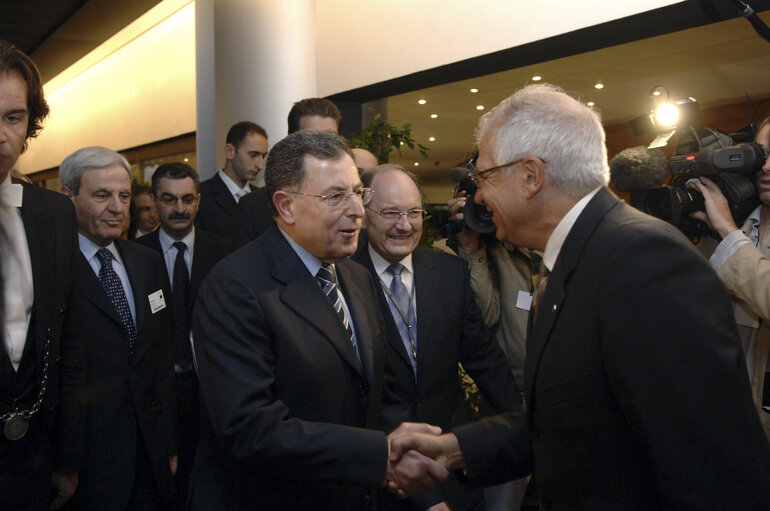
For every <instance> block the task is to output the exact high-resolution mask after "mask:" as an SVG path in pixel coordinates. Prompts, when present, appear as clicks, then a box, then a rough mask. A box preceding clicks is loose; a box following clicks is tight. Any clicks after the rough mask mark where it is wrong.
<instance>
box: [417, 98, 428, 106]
mask: <svg viewBox="0 0 770 511" xmlns="http://www.w3.org/2000/svg"><path fill="white" fill-rule="evenodd" d="M417 102H418V103H419V104H421V105H424V104H425V103H427V101H425V100H424V99H418V100H417Z"/></svg>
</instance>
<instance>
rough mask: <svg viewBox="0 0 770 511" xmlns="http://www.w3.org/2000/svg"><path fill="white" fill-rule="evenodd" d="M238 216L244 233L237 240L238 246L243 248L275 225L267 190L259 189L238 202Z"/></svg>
mask: <svg viewBox="0 0 770 511" xmlns="http://www.w3.org/2000/svg"><path fill="white" fill-rule="evenodd" d="M238 216H239V218H240V219H241V220H242V222H243V223H242V224H241V225H242V228H243V229H242V231H241V233H240V236H239V237H238V239H237V240H236V242H237V244H238V246H243V245H245V244H246V243H248V242H249V241H251V240H255V239H257V238H259V237H260V236H261V235H262V233H264V232H265V231H267V230H268V229H269V228H270V226H271V225H273V214H272V213H271V212H270V198H269V197H268V196H267V190H266V189H265V188H264V187H263V188H257V189H256V190H254V191H253V192H251V193H247V194H246V195H244V196H243V197H241V200H240V201H238Z"/></svg>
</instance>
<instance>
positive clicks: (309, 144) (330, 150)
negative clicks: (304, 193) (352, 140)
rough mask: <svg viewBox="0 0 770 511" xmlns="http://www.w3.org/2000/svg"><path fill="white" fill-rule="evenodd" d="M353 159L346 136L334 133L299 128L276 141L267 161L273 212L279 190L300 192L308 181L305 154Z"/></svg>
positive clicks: (272, 211) (274, 211) (332, 158)
mask: <svg viewBox="0 0 770 511" xmlns="http://www.w3.org/2000/svg"><path fill="white" fill-rule="evenodd" d="M346 154H347V155H348V156H350V159H351V160H352V159H353V154H352V153H351V152H350V148H349V147H348V146H347V144H346V143H345V139H344V138H342V137H340V136H339V135H335V134H333V133H320V132H317V131H297V132H296V133H292V134H290V135H288V136H287V137H286V138H284V139H283V140H281V141H280V142H278V143H277V144H275V146H273V148H272V149H271V150H270V155H269V156H268V157H267V162H265V188H266V189H267V196H268V197H269V198H270V212H271V213H272V214H273V216H275V215H277V214H278V212H277V211H276V209H275V205H274V204H273V199H272V197H273V194H274V193H275V192H277V191H278V190H287V191H298V190H299V189H300V188H301V186H302V182H303V181H304V180H305V156H313V157H314V158H318V159H319V160H337V159H339V158H342V157H343V156H345V155H346Z"/></svg>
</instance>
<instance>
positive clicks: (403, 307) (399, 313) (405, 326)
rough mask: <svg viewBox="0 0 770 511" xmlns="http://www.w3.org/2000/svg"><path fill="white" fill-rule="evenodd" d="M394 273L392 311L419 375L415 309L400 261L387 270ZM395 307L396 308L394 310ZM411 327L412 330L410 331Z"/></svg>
mask: <svg viewBox="0 0 770 511" xmlns="http://www.w3.org/2000/svg"><path fill="white" fill-rule="evenodd" d="M386 271H387V272H388V273H390V274H391V275H393V280H391V281H390V294H391V299H392V300H393V302H394V303H393V304H392V305H391V307H390V312H391V314H393V319H394V320H395V322H396V325H397V326H398V333H399V334H401V342H403V343H404V348H406V353H407V355H408V356H409V361H410V362H411V363H412V370H413V371H414V373H415V376H416V375H417V353H416V350H417V345H416V342H417V333H416V332H415V331H414V330H415V329H414V327H415V326H416V325H414V310H413V309H412V307H411V306H410V305H411V304H410V303H409V291H408V290H407V289H406V285H404V281H403V280H401V273H402V272H403V271H404V265H403V264H400V263H396V264H391V265H390V266H388V269H387V270H386ZM394 309H395V310H394ZM410 327H411V329H412V331H411V332H410V331H409V330H410Z"/></svg>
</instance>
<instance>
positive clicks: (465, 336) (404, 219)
mask: <svg viewBox="0 0 770 511" xmlns="http://www.w3.org/2000/svg"><path fill="white" fill-rule="evenodd" d="M362 181H363V182H364V184H365V185H368V186H370V187H371V188H372V192H373V198H372V200H371V202H370V203H369V204H368V205H367V206H366V234H367V239H368V247H365V248H364V250H362V251H359V252H358V253H357V254H356V255H355V256H354V260H355V261H357V262H359V263H361V264H363V265H364V266H365V267H367V269H369V271H370V273H371V274H372V276H373V278H374V280H375V282H377V283H379V284H380V293H379V298H380V300H379V301H380V310H381V312H382V314H383V317H384V318H385V325H386V333H387V335H386V338H387V341H388V342H387V346H386V356H387V364H386V368H385V388H384V399H383V406H382V412H381V418H380V427H381V428H382V429H383V430H384V431H385V432H386V433H390V432H391V431H393V430H394V429H396V428H397V427H398V425H399V424H401V423H402V422H404V421H410V422H426V423H429V424H435V425H437V426H439V427H441V428H442V429H443V430H448V429H449V428H450V427H451V426H452V425H453V424H455V423H458V422H461V421H462V422H468V420H469V419H470V415H469V413H468V410H467V405H466V404H465V402H464V400H463V390H462V389H461V388H460V381H459V378H458V363H460V364H462V366H463V368H464V369H465V371H466V372H467V373H468V374H470V376H471V377H473V379H474V381H475V382H476V384H477V385H478V387H479V388H480V389H481V391H482V393H483V395H484V397H485V398H486V399H487V400H488V401H489V402H490V403H491V405H492V407H493V409H494V410H495V411H496V412H498V413H502V412H509V411H514V410H520V409H521V394H520V392H519V390H518V388H517V386H516V383H515V381H514V379H513V376H512V374H511V372H510V370H509V369H508V366H507V364H506V361H505V355H504V354H503V352H502V350H501V349H500V347H499V346H498V345H497V343H496V342H495V340H494V338H492V337H491V335H490V332H489V330H488V329H487V328H486V326H485V325H484V322H483V321H482V318H481V311H480V310H479V308H478V305H476V301H475V300H474V296H473V291H472V289H471V287H470V277H469V273H468V268H467V266H466V265H465V264H464V263H463V261H462V260H461V259H459V258H458V257H455V256H452V255H449V254H446V253H442V252H436V251H434V250H430V249H427V248H424V247H418V246H417V245H418V244H419V242H420V236H421V235H422V220H423V214H424V213H425V211H424V210H423V209H422V193H421V191H420V188H419V187H418V184H417V181H416V178H415V177H414V175H412V174H410V173H408V172H406V171H405V170H404V169H403V168H401V167H399V166H397V165H389V164H386V165H381V166H379V167H377V168H376V170H374V171H369V172H367V173H365V174H364V175H363V176H362ZM458 416H459V417H461V419H459V421H458V419H457V418H458ZM462 418H464V420H463V419H462ZM480 500H481V492H480V491H468V490H466V489H464V488H463V486H462V484H461V483H460V482H459V481H458V480H457V479H456V477H451V478H450V479H449V480H448V481H447V482H446V483H444V485H442V486H441V487H440V488H439V489H437V491H434V492H431V493H430V494H428V495H425V496H422V497H418V498H414V499H407V500H403V501H402V500H399V499H398V498H397V497H395V496H393V495H390V494H389V493H388V492H381V495H380V508H382V509H428V508H430V509H431V510H434V509H435V510H438V509H447V505H448V506H449V509H454V510H458V511H459V510H461V509H474V508H475V507H474V506H476V505H478V504H479V503H480ZM434 506H435V507H434Z"/></svg>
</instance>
